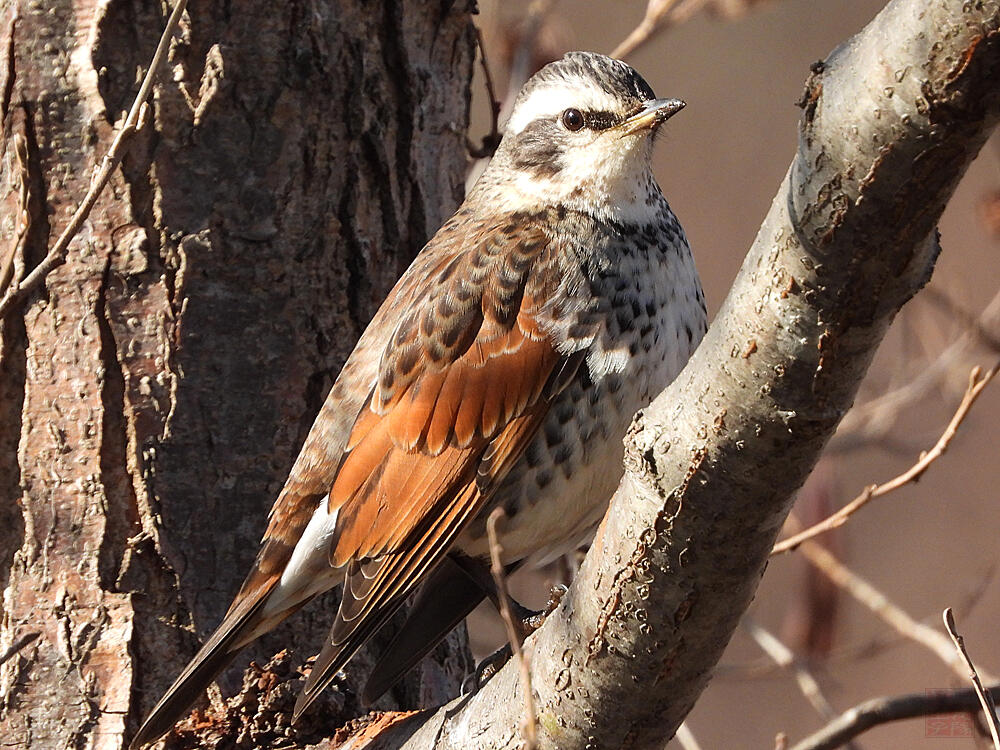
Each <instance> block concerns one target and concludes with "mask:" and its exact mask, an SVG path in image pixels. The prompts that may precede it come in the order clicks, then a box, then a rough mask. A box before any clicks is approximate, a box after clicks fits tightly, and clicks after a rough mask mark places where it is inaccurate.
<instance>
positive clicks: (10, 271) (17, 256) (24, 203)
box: [0, 133, 31, 291]
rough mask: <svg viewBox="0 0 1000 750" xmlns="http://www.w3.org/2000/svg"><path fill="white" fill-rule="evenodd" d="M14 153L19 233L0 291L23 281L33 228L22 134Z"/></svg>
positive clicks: (0, 273)
mask: <svg viewBox="0 0 1000 750" xmlns="http://www.w3.org/2000/svg"><path fill="white" fill-rule="evenodd" d="M14 153H15V154H16V156H17V181H18V186H17V187H18V190H17V192H18V197H17V232H16V234H15V235H14V244H13V245H12V246H11V249H10V253H9V254H8V255H7V257H5V258H4V259H3V263H2V264H0V291H3V290H4V289H6V288H7V287H8V286H9V285H10V284H12V283H13V284H17V283H18V282H19V281H20V280H21V274H22V273H23V265H24V243H25V241H26V240H27V237H28V229H29V228H30V227H31V214H30V213H29V210H28V202H29V201H30V200H31V177H30V175H29V174H28V142H27V141H26V140H25V139H24V136H23V135H21V134H20V133H15V134H14Z"/></svg>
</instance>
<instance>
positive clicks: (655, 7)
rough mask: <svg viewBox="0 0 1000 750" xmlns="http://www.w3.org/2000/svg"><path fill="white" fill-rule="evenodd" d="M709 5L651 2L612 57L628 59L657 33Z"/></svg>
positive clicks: (692, 0) (694, 0)
mask: <svg viewBox="0 0 1000 750" xmlns="http://www.w3.org/2000/svg"><path fill="white" fill-rule="evenodd" d="M707 3H708V0H649V4H648V5H647V6H646V14H645V15H644V16H643V18H642V20H641V21H640V22H639V25H638V26H636V27H635V28H634V29H632V31H631V32H629V35H628V36H627V37H625V39H623V40H622V41H621V42H620V43H619V44H618V46H617V47H615V48H614V50H612V52H611V57H617V58H619V59H621V58H625V57H628V56H629V55H631V54H632V53H633V52H635V51H636V50H637V49H639V47H641V46H643V45H644V44H646V43H647V42H649V41H650V40H651V39H652V38H653V37H654V36H655V35H656V34H657V33H659V32H661V31H665V30H666V29H668V28H670V27H671V26H675V25H676V24H678V23H681V22H683V21H685V20H687V19H688V18H690V17H691V16H693V15H694V14H695V13H697V12H698V11H699V10H700V9H701V8H702V7H703V6H705V5H706V4H707Z"/></svg>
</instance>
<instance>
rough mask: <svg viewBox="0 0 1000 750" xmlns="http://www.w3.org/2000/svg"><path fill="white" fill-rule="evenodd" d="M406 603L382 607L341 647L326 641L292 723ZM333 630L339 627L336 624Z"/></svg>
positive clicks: (314, 664) (398, 601)
mask: <svg viewBox="0 0 1000 750" xmlns="http://www.w3.org/2000/svg"><path fill="white" fill-rule="evenodd" d="M404 601H405V598H403V599H398V600H396V601H394V602H391V603H390V604H388V605H387V606H385V607H383V608H382V610H381V611H380V612H379V613H378V615H377V616H373V617H371V618H369V619H368V621H367V622H362V623H360V624H359V625H358V627H357V628H355V629H354V630H353V631H352V632H351V633H350V634H349V635H348V636H347V637H346V638H345V639H344V640H343V641H342V642H340V643H336V642H335V640H334V638H333V636H332V635H331V637H329V638H327V641H326V644H325V645H324V646H323V650H322V651H320V652H319V656H317V657H316V661H315V662H314V663H313V666H312V671H311V672H310V673H309V677H307V678H306V684H305V687H304V688H302V692H301V693H300V694H299V697H298V698H297V699H296V700H295V710H294V711H293V712H292V721H293V722H294V721H297V720H298V718H299V717H300V716H301V715H302V714H303V712H305V710H306V709H307V708H309V706H310V705H311V704H312V702H313V701H314V700H316V698H318V697H319V694H320V693H322V692H323V691H324V690H325V689H326V687H327V686H328V685H329V684H330V683H331V682H333V678H334V677H336V676H337V672H339V671H340V670H341V669H343V668H344V665H345V664H347V662H349V661H350V660H351V658H352V657H353V656H354V655H355V654H356V653H357V652H358V650H359V649H360V648H361V647H362V646H364V645H365V642H366V641H367V640H368V639H369V638H371V637H372V636H373V635H375V633H376V632H378V630H379V629H380V628H381V627H382V626H383V625H385V624H386V623H387V622H388V621H389V620H390V619H391V618H392V616H393V615H394V614H396V610H398V609H399V608H400V606H402V604H403V602H404ZM333 627H334V628H336V627H337V622H334V625H333Z"/></svg>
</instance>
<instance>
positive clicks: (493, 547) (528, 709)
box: [486, 508, 538, 750]
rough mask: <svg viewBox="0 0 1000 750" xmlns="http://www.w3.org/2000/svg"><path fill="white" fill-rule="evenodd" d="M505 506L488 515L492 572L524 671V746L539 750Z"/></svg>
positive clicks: (513, 649)
mask: <svg viewBox="0 0 1000 750" xmlns="http://www.w3.org/2000/svg"><path fill="white" fill-rule="evenodd" d="M506 517H507V514H506V513H505V512H504V509H503V508H494V509H493V512H492V513H490V515H489V517H488V518H487V519H486V533H487V535H488V536H489V540H490V572H491V573H492V574H493V581H494V583H496V587H497V600H498V602H499V604H500V617H501V618H502V619H503V624H504V628H505V629H506V630H507V640H508V641H510V650H511V653H513V655H514V658H515V659H516V660H517V666H518V670H519V672H520V680H521V693H522V694H523V695H524V718H523V719H522V721H521V736H522V737H523V738H524V744H523V745H522V746H521V747H522V750H535V748H536V747H538V729H537V723H538V719H537V713H536V711H535V695H534V693H533V692H532V689H531V667H530V665H529V663H528V657H527V655H526V654H525V653H524V650H523V649H522V648H521V633H520V630H519V628H518V627H517V624H516V623H515V622H514V615H513V613H512V612H511V609H510V594H509V593H508V592H507V577H506V576H505V575H504V570H503V564H502V563H501V561H500V557H501V554H502V553H503V547H501V546H500V541H499V539H498V538H497V522H498V521H500V520H501V519H503V518H506Z"/></svg>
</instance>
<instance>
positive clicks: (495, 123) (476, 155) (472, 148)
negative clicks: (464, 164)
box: [467, 26, 501, 159]
mask: <svg viewBox="0 0 1000 750" xmlns="http://www.w3.org/2000/svg"><path fill="white" fill-rule="evenodd" d="M476 44H477V45H478V46H479V62H480V64H481V65H482V67H483V77H484V78H485V79H486V95H487V96H489V98H490V132H489V133H487V134H486V135H484V136H483V142H482V144H481V145H479V146H476V145H474V144H473V143H472V141H469V144H468V146H467V148H468V149H469V156H471V157H472V158H473V159H484V158H486V157H488V156H493V154H495V153H496V150H497V146H499V145H500V107H501V104H500V100H499V99H497V91H496V87H495V86H494V85H493V74H492V73H491V72H490V65H489V61H488V60H487V59H486V45H485V44H483V32H482V31H480V30H479V27H478V26H477V27H476Z"/></svg>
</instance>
